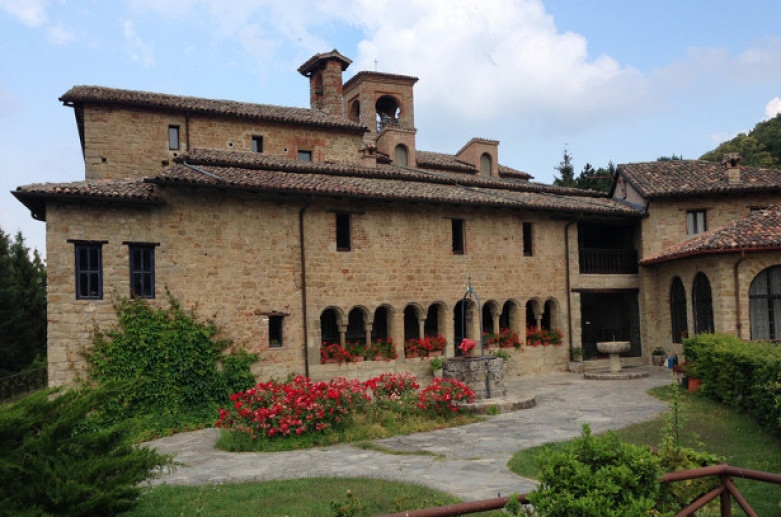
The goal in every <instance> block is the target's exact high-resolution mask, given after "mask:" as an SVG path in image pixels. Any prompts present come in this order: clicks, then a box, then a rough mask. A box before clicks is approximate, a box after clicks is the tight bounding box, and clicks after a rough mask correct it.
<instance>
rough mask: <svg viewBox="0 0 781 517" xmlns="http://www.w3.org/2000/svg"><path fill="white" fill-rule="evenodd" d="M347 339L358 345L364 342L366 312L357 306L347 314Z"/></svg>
mask: <svg viewBox="0 0 781 517" xmlns="http://www.w3.org/2000/svg"><path fill="white" fill-rule="evenodd" d="M347 341H348V342H349V343H358V344H359V345H365V344H366V314H365V313H364V312H363V310H362V309H359V308H358V307H356V308H354V309H353V310H351V311H350V314H348V315H347Z"/></svg>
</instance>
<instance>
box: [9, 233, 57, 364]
mask: <svg viewBox="0 0 781 517" xmlns="http://www.w3.org/2000/svg"><path fill="white" fill-rule="evenodd" d="M45 356H46V268H45V267H44V265H43V261H42V260H41V257H40V256H39V255H38V251H37V250H36V251H34V252H33V253H32V258H30V249H29V248H28V247H27V246H25V244H24V237H23V236H22V233H21V232H18V233H17V234H16V237H15V239H14V240H13V241H12V240H11V238H10V236H9V235H8V234H6V233H5V232H4V231H3V230H2V229H0V374H3V373H10V372H17V371H20V370H23V369H24V368H25V367H27V366H28V365H30V363H32V362H33V361H34V360H35V359H36V357H38V358H40V359H41V360H42V359H43V358H44V357H45Z"/></svg>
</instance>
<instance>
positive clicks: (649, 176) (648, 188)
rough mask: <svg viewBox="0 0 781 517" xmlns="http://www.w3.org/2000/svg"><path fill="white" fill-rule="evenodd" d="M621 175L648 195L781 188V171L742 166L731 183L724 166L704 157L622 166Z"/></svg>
mask: <svg viewBox="0 0 781 517" xmlns="http://www.w3.org/2000/svg"><path fill="white" fill-rule="evenodd" d="M617 173H618V175H620V176H621V177H623V178H625V179H626V181H627V182H628V183H629V184H630V185H631V186H632V187H634V188H635V189H636V190H637V191H638V192H639V193H640V195H641V196H643V197H644V198H646V199H648V198H659V197H676V196H690V195H693V194H721V193H737V192H758V191H777V190H781V170H773V169H760V168H757V167H745V166H741V167H740V180H739V181H737V182H735V183H730V181H729V179H728V178H727V171H726V170H725V169H724V166H723V165H721V164H719V163H715V162H706V161H700V160H669V161H661V162H660V161H657V162H646V163H630V164H623V165H619V166H618V171H617Z"/></svg>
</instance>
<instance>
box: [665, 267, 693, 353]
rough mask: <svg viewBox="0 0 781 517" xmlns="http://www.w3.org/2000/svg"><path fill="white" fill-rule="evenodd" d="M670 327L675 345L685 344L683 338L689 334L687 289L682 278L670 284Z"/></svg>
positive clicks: (675, 279)
mask: <svg viewBox="0 0 781 517" xmlns="http://www.w3.org/2000/svg"><path fill="white" fill-rule="evenodd" d="M670 327H671V330H672V341H673V343H683V338H684V337H686V335H687V334H688V332H689V322H688V314H687V311H686V288H685V287H684V286H683V281H682V280H681V278H680V277H677V276H676V277H675V278H673V279H672V282H671V283H670Z"/></svg>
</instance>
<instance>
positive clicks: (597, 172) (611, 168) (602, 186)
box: [575, 161, 616, 193]
mask: <svg viewBox="0 0 781 517" xmlns="http://www.w3.org/2000/svg"><path fill="white" fill-rule="evenodd" d="M615 174H616V166H615V165H613V162H612V161H611V162H609V163H608V165H607V168H604V167H600V168H599V169H594V167H592V166H591V164H590V163H587V164H586V165H585V166H584V167H583V170H582V171H580V174H579V175H578V177H577V178H576V179H575V187H576V188H581V189H589V190H596V191H597V192H605V193H607V192H610V187H611V185H612V184H613V176H615Z"/></svg>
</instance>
